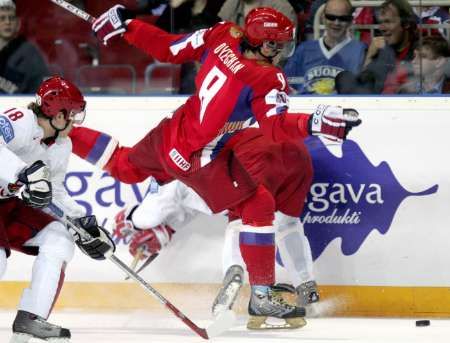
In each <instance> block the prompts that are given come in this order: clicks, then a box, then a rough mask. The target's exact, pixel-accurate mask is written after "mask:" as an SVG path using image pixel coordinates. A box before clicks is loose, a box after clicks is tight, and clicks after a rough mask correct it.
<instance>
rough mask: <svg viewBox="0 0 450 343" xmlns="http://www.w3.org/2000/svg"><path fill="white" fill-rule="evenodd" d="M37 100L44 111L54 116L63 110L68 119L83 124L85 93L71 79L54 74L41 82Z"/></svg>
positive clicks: (49, 115)
mask: <svg viewBox="0 0 450 343" xmlns="http://www.w3.org/2000/svg"><path fill="white" fill-rule="evenodd" d="M36 102H37V104H38V105H39V108H40V109H41V111H42V113H44V115H46V116H47V117H50V118H53V117H54V116H56V115H57V114H58V113H59V112H63V113H64V116H65V118H66V119H67V120H73V121H74V123H75V124H81V122H82V121H83V119H84V115H85V112H84V109H85V107H86V101H84V98H83V94H81V92H80V90H79V89H78V88H77V86H75V85H74V84H73V83H71V82H70V81H67V80H65V79H63V78H62V77H59V76H53V77H51V78H49V79H47V80H45V81H44V82H42V83H41V85H40V86H39V89H38V90H37V93H36Z"/></svg>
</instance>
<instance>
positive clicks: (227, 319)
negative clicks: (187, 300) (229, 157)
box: [62, 216, 236, 339]
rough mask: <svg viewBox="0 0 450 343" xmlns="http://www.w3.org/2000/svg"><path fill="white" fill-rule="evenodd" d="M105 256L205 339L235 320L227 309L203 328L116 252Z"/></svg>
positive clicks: (83, 234)
mask: <svg viewBox="0 0 450 343" xmlns="http://www.w3.org/2000/svg"><path fill="white" fill-rule="evenodd" d="M62 220H63V222H64V223H65V224H66V225H67V227H69V228H70V229H72V230H74V231H75V232H76V233H78V234H79V235H80V239H83V240H91V239H92V237H91V235H89V233H87V232H86V231H85V230H83V229H82V228H79V227H78V226H77V225H76V224H74V223H73V222H72V220H71V219H70V218H68V217H66V216H64V217H63V218H62ZM105 257H106V258H107V259H108V260H110V261H111V262H112V263H114V264H115V265H116V266H117V267H119V268H120V269H121V270H122V271H124V272H125V274H127V275H128V276H129V277H130V278H131V279H133V280H134V281H136V282H137V283H138V284H139V285H141V286H142V287H143V288H144V289H145V290H146V291H147V293H150V294H151V295H152V296H153V297H154V298H155V299H156V300H158V301H159V302H160V303H161V304H163V305H164V306H165V307H166V308H167V309H168V310H169V311H170V312H172V313H173V314H174V315H175V316H177V317H178V318H180V319H181V320H182V321H183V323H185V324H186V325H187V326H188V327H189V328H190V329H191V330H192V331H194V332H195V333H196V334H197V335H199V336H200V337H202V338H204V339H210V338H211V337H214V336H218V335H220V334H221V333H223V332H224V331H226V330H228V329H230V328H231V327H232V326H233V324H234V322H235V319H236V318H235V314H234V312H233V311H231V310H227V311H224V312H222V313H221V314H219V315H218V316H217V317H216V318H215V320H214V321H213V322H212V323H211V324H210V325H209V326H208V327H207V328H206V329H204V328H201V327H199V326H198V325H197V324H195V323H194V322H193V321H191V320H190V319H189V318H188V317H186V315H184V313H183V312H181V311H180V310H179V309H177V308H176V307H175V306H174V305H172V303H171V302H170V301H168V300H167V299H166V298H164V297H163V296H162V295H161V294H160V293H159V292H158V291H157V290H156V289H154V288H153V287H152V286H151V285H150V284H149V283H148V282H147V281H145V280H144V279H143V278H142V277H140V276H139V275H138V274H137V273H136V272H134V271H133V270H132V269H131V268H130V267H128V266H127V265H126V264H125V263H124V262H122V261H121V260H120V259H119V258H118V257H117V256H115V255H114V254H112V253H111V254H110V255H108V256H106V255H105Z"/></svg>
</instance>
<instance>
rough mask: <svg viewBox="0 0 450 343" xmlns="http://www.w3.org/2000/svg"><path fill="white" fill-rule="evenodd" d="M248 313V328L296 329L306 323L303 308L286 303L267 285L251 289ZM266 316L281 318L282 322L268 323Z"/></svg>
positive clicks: (278, 293)
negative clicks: (265, 287)
mask: <svg viewBox="0 0 450 343" xmlns="http://www.w3.org/2000/svg"><path fill="white" fill-rule="evenodd" d="M248 313H249V315H250V318H249V320H248V322H247V329H249V330H268V329H298V328H301V327H303V326H305V325H306V321H305V318H304V317H305V309H304V308H303V307H297V306H294V305H290V304H288V303H287V302H286V301H285V300H284V299H283V297H282V296H281V294H280V292H278V291H276V290H275V289H274V288H273V287H267V289H266V290H265V291H264V290H259V289H255V290H253V289H252V294H251V296H250V303H249V305H248ZM268 317H272V318H278V319H282V320H284V323H280V324H272V323H268V322H267V321H266V320H267V318H268Z"/></svg>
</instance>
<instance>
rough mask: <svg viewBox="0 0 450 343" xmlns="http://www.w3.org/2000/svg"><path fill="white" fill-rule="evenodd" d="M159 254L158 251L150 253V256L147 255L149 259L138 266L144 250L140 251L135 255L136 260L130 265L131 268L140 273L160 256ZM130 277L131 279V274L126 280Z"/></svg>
mask: <svg viewBox="0 0 450 343" xmlns="http://www.w3.org/2000/svg"><path fill="white" fill-rule="evenodd" d="M158 255H159V254H158V253H156V254H153V255H150V256H149V257H147V259H146V260H145V261H144V263H142V265H141V266H140V267H139V268H136V267H137V265H138V263H139V260H140V259H141V256H142V252H140V251H138V253H137V255H136V256H135V257H134V260H133V262H132V263H131V265H130V268H131V269H132V270H134V271H135V273H136V274H139V273H140V272H141V271H142V270H144V268H146V267H147V266H148V265H149V264H150V263H152V262H153V260H154V259H155V258H157V257H158ZM128 279H130V277H129V276H127V277H126V278H125V280H128Z"/></svg>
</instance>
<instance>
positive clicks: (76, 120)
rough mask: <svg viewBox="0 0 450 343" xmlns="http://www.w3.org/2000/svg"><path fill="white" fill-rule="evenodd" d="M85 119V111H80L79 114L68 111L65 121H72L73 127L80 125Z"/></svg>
mask: <svg viewBox="0 0 450 343" xmlns="http://www.w3.org/2000/svg"><path fill="white" fill-rule="evenodd" d="M85 117H86V110H85V109H82V110H81V111H79V112H74V110H72V111H70V113H69V115H68V116H67V118H66V120H69V121H72V122H73V124H74V125H81V124H82V123H83V121H84V118H85Z"/></svg>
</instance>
